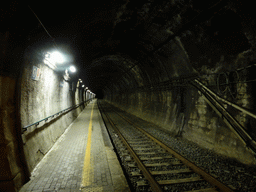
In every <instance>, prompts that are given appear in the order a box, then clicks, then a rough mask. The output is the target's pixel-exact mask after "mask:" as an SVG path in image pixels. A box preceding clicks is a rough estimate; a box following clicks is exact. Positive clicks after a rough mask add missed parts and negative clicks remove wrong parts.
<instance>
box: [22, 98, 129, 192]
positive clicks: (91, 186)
mask: <svg viewBox="0 0 256 192" xmlns="http://www.w3.org/2000/svg"><path fill="white" fill-rule="evenodd" d="M30 179H31V180H30V181H29V182H28V183H26V184H25V185H24V186H23V187H22V188H21V190H20V192H27V191H33V192H53V191H59V192H76V191H82V192H87V191H95V192H96V191H107V192H110V191H116V192H117V191H118V192H128V191H130V189H129V186H128V184H127V181H126V179H125V176H124V174H123V171H122V168H121V166H120V164H119V162H118V159H117V157H116V154H115V152H114V151H113V146H112V143H111V141H110V139H109V136H108V133H107V130H106V127H105V125H104V123H103V120H102V117H101V115H100V112H99V109H98V106H97V100H93V101H91V102H90V103H89V104H88V105H87V106H86V108H85V109H84V110H83V111H82V112H81V113H80V115H79V116H78V118H77V119H76V120H75V121H74V122H73V123H72V124H71V125H70V126H69V127H68V128H67V130H66V131H65V132H64V133H63V135H62V136H61V137H60V138H59V139H58V141H57V142H56V143H55V144H54V146H53V147H52V149H51V150H50V151H49V152H48V153H47V154H46V155H45V157H44V158H43V159H42V160H41V162H40V163H39V164H38V165H37V166H36V168H35V169H34V171H33V172H32V174H31V178H30Z"/></svg>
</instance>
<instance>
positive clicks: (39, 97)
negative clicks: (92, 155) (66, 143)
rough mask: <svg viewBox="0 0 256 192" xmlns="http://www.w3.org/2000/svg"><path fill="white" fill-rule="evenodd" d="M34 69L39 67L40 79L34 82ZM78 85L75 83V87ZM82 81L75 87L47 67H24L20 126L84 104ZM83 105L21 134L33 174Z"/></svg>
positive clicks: (37, 65) (41, 65)
mask: <svg viewBox="0 0 256 192" xmlns="http://www.w3.org/2000/svg"><path fill="white" fill-rule="evenodd" d="M33 66H36V67H38V68H40V70H41V74H40V78H39V80H37V81H36V80H32V78H31V74H32V69H33ZM74 85H75V83H73V86H74ZM78 87H79V82H78V83H77V85H75V86H74V87H73V88H72V87H71V83H69V82H66V81H65V80H64V79H63V77H62V75H60V74H58V73H56V72H55V71H54V70H52V69H51V68H49V67H48V66H46V65H44V64H38V63H31V64H28V65H26V66H25V68H24V71H23V75H22V82H21V107H20V114H21V124H22V127H24V126H26V125H29V124H32V123H34V122H37V121H39V120H41V119H44V118H46V117H48V116H50V115H53V114H55V113H57V112H59V111H61V110H63V109H66V108H69V107H71V106H73V105H76V104H79V103H80V102H82V101H83V96H82V94H83V93H82V91H81V90H80V89H79V88H78ZM82 109H83V105H82V106H81V107H78V108H77V109H75V110H73V111H71V112H69V113H66V114H63V115H60V116H58V117H56V118H54V119H53V120H50V119H49V120H48V121H47V122H46V123H45V122H42V123H40V124H39V125H38V126H32V127H30V128H28V130H27V131H26V132H24V133H23V135H22V140H23V145H24V153H25V158H26V162H27V165H28V169H29V171H30V172H31V171H32V170H33V168H34V167H35V166H36V165H37V164H38V163H39V162H40V160H41V159H42V158H43V157H44V155H45V154H46V153H47V152H48V151H49V149H51V147H52V146H53V144H54V143H55V142H56V141H57V139H58V138H59V137H60V136H61V135H62V134H63V132H64V131H65V130H66V128H67V127H68V126H69V125H70V124H71V123H72V121H73V120H74V119H75V118H76V117H77V116H78V115H79V113H80V112H81V110H82Z"/></svg>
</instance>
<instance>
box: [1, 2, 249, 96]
mask: <svg viewBox="0 0 256 192" xmlns="http://www.w3.org/2000/svg"><path fill="white" fill-rule="evenodd" d="M28 4H29V6H30V8H31V9H32V10H33V11H34V12H35V13H36V14H37V16H38V18H39V19H40V20H41V22H42V23H43V24H44V26H45V28H46V29H47V31H48V33H49V34H50V35H51V36H52V37H53V39H54V40H55V42H56V43H57V45H58V46H59V48H60V50H64V51H66V53H69V54H71V55H72V57H73V58H74V60H73V62H74V63H75V65H77V67H78V69H79V76H80V77H82V78H84V80H85V82H86V83H87V84H88V86H89V87H90V88H91V90H92V91H96V90H97V89H104V87H106V86H109V85H110V84H111V83H112V84H113V83H114V84H115V83H116V84H119V85H118V86H124V87H130V88H131V87H134V86H143V85H147V84H154V83H155V82H162V81H168V80H170V79H172V78H175V77H179V76H183V75H185V76H189V75H196V74H197V72H196V70H197V69H198V68H200V66H201V65H202V63H203V62H204V59H203V56H202V58H201V57H200V55H206V54H215V53H217V52H223V54H227V55H232V54H237V53H239V52H241V51H244V50H247V49H248V48H249V47H250V45H249V43H248V40H247V39H246V37H245V35H244V33H243V31H242V28H245V27H244V26H242V25H241V23H242V22H243V21H248V18H251V16H250V14H251V12H253V10H252V11H251V9H249V7H248V5H247V4H246V3H244V4H243V3H242V1H238V0H237V1H228V0H221V1H220V0H212V1H204V2H202V1H196V0H190V1H183V0H179V1H175V0H170V1H164V0H161V1H153V0H143V1H135V0H130V1H115V0H112V1H104V2H103V3H102V1H92V2H90V3H86V5H85V4H84V2H79V3H75V2H61V3H58V4H57V3H55V4H53V3H52V2H51V1H44V2H40V3H38V2H36V1H34V2H31V3H28ZM28 4H26V3H20V2H18V1H11V2H10V3H9V5H5V6H6V7H5V8H3V10H5V11H1V14H2V16H1V18H3V19H2V20H1V22H3V25H2V26H6V29H3V31H6V30H7V31H9V32H10V34H11V38H12V39H13V41H15V42H16V39H19V40H21V41H23V42H24V41H26V45H28V46H30V44H36V43H39V42H40V43H44V42H52V40H53V39H52V38H51V37H49V35H48V34H47V33H46V31H45V30H44V29H43V27H42V26H41V25H40V24H39V22H38V20H37V19H36V17H35V16H34V15H33V13H32V11H31V10H30V9H29V8H28ZM245 5H246V6H245ZM245 9H246V10H249V11H247V12H244V10H245ZM7 19H9V20H7ZM234 20H235V21H234ZM236 21H237V22H236ZM239 22H241V23H239ZM245 25H246V24H245ZM229 33H232V35H231V38H230V37H229V36H230V35H229ZM186 36H188V38H186ZM181 38H182V40H181ZM204 41H205V42H204ZM200 42H201V43H200Z"/></svg>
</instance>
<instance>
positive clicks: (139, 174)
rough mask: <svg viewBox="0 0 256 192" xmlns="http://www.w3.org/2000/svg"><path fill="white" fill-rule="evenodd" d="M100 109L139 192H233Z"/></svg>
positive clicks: (117, 115) (123, 119)
mask: <svg viewBox="0 0 256 192" xmlns="http://www.w3.org/2000/svg"><path fill="white" fill-rule="evenodd" d="M99 108H100V111H101V113H102V115H103V119H104V121H105V123H106V124H109V125H110V127H109V126H108V127H107V128H108V131H109V133H110V135H111V137H112V138H113V139H112V140H113V141H114V144H115V145H116V148H117V150H118V153H119V156H120V158H121V160H122V163H123V166H124V167H125V170H126V172H127V174H128V175H129V179H130V181H131V183H132V186H133V188H134V189H135V190H136V191H194V192H199V191H200V192H201V191H202V192H212V191H225V192H226V191H233V190H232V189H231V188H229V187H228V186H226V185H224V184H223V183H221V182H220V181H218V180H217V179H216V178H215V177H213V176H212V175H210V174H208V173H206V172H205V171H204V170H203V169H201V168H200V167H197V166H196V165H195V164H193V163H192V162H190V161H189V160H187V159H186V158H184V157H183V156H181V155H180V154H178V153H177V152H175V151H174V150H172V149H170V148H169V147H168V146H166V145H165V144H163V143H162V142H161V141H159V140H157V139H156V138H154V137H153V136H152V135H150V134H149V133H147V132H146V131H144V130H143V129H141V128H140V127H139V126H138V125H136V123H134V122H131V121H130V120H129V119H128V118H127V117H125V116H123V115H122V114H120V113H119V112H117V111H115V110H114V109H113V108H111V109H110V108H108V109H110V110H109V111H108V112H106V111H105V110H104V108H102V106H101V105H100V104H99ZM110 112H111V114H112V115H111V117H110V115H109V114H110ZM113 119H115V120H113Z"/></svg>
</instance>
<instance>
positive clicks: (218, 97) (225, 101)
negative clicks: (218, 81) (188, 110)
mask: <svg viewBox="0 0 256 192" xmlns="http://www.w3.org/2000/svg"><path fill="white" fill-rule="evenodd" d="M195 82H196V83H198V84H200V85H201V86H202V87H203V88H204V89H206V90H207V91H208V92H210V93H211V94H212V95H214V97H216V98H217V99H219V100H220V101H222V102H224V103H226V104H228V105H230V106H232V107H234V108H236V109H238V110H240V111H242V112H243V113H245V114H247V115H249V116H251V117H253V118H254V119H256V115H255V114H253V113H251V112H250V111H248V110H246V109H244V108H243V107H240V106H239V105H236V104H235V103H232V102H230V101H228V100H226V99H224V98H221V97H220V96H218V95H217V94H215V93H214V92H213V91H212V90H210V89H208V88H207V87H206V86H205V85H203V84H202V83H201V82H200V81H199V80H197V79H195Z"/></svg>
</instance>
